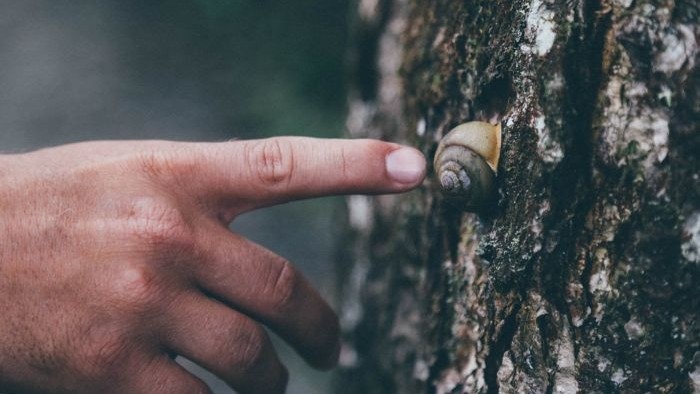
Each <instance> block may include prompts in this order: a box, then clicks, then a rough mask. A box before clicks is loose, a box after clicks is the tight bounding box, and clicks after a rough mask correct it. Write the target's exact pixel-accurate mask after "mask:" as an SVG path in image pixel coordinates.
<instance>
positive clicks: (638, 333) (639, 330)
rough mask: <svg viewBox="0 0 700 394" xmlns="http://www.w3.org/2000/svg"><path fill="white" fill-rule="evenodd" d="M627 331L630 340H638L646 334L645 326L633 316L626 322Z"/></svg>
mask: <svg viewBox="0 0 700 394" xmlns="http://www.w3.org/2000/svg"><path fill="white" fill-rule="evenodd" d="M625 332H626V333H627V338H629V339H630V340H638V339H640V338H641V337H643V336H644V326H642V323H640V322H639V321H638V320H637V319H636V318H634V317H633V318H631V319H630V320H629V321H628V322H627V323H625Z"/></svg>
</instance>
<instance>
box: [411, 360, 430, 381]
mask: <svg viewBox="0 0 700 394" xmlns="http://www.w3.org/2000/svg"><path fill="white" fill-rule="evenodd" d="M429 377H430V367H429V366H428V363H427V362H425V360H423V359H422V358H419V359H417V360H416V362H415V363H414V364H413V378H414V379H417V380H420V381H421V382H425V381H427V380H428V378H429Z"/></svg>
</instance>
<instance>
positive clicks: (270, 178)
mask: <svg viewBox="0 0 700 394" xmlns="http://www.w3.org/2000/svg"><path fill="white" fill-rule="evenodd" d="M246 156H247V162H248V163H247V164H248V166H249V167H250V168H251V171H252V172H253V175H254V178H255V180H257V181H259V182H260V183H261V184H263V185H265V186H275V185H286V184H288V183H289V182H290V181H291V179H292V176H293V173H294V154H293V149H292V146H291V144H290V143H289V142H286V141H284V140H280V139H277V138H270V139H266V140H262V141H258V142H255V143H253V144H251V145H250V147H249V148H248V151H247V154H246Z"/></svg>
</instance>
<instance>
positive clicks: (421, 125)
mask: <svg viewBox="0 0 700 394" xmlns="http://www.w3.org/2000/svg"><path fill="white" fill-rule="evenodd" d="M427 128H428V123H427V122H426V121H425V118H420V120H418V123H417V124H416V135H417V136H419V137H422V136H424V135H425V131H426V129H427Z"/></svg>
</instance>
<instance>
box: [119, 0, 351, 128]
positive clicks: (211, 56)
mask: <svg viewBox="0 0 700 394" xmlns="http://www.w3.org/2000/svg"><path fill="white" fill-rule="evenodd" d="M130 6H131V7H134V8H136V9H135V10H133V11H134V12H129V13H128V15H132V16H134V18H135V19H136V20H132V21H131V26H132V29H131V31H132V34H133V35H134V41H135V42H136V43H137V45H165V46H171V47H166V48H151V50H145V51H140V50H139V51H136V53H135V54H137V55H139V56H136V57H134V56H132V57H129V58H130V59H134V60H133V61H136V62H139V63H138V64H137V67H134V69H138V70H144V69H146V70H147V69H148V68H150V67H158V66H159V65H164V66H167V67H164V69H163V70H162V71H161V72H160V73H159V74H160V75H161V76H162V81H161V82H162V84H163V86H162V89H169V88H170V87H172V86H174V85H173V83H172V81H174V80H176V79H178V78H179V80H178V83H177V86H179V88H180V89H182V83H181V81H182V80H183V79H184V80H187V79H192V80H197V81H198V82H199V83H204V84H205V85H206V86H205V89H206V94H207V96H208V97H210V98H211V101H212V104H213V105H218V106H220V108H218V111H217V112H218V113H223V114H226V115H227V116H226V117H225V121H224V122H223V124H222V125H221V127H222V128H224V129H227V130H235V135H234V136H241V137H251V136H259V135H261V134H264V135H278V134H296V135H314V136H337V135H339V134H340V132H341V130H342V122H343V112H344V109H345V108H344V107H345V105H344V104H345V73H344V72H343V66H344V59H345V54H346V45H347V33H348V32H347V20H346V19H347V11H348V9H349V8H348V7H349V5H348V0H325V1H318V0H298V1H293V2H290V1H271V0H257V1H253V0H247V1H246V0H186V1H178V2H173V1H164V0H161V1H149V2H142V1H138V2H136V1H134V2H131V3H130ZM154 34H155V35H157V36H160V38H161V39H153V35H154ZM137 48H138V46H137ZM139 49H144V48H139ZM144 53H146V54H151V55H150V56H148V55H146V56H145V58H143V57H144V55H143V54H144ZM162 54H165V55H166V56H168V57H169V58H168V59H162V58H160V56H161V55H162ZM179 56H181V57H182V58H178V57H179ZM139 57H141V58H139ZM192 73H195V74H198V75H192ZM147 74H148V76H149V78H150V80H149V81H144V83H157V82H154V81H153V80H152V73H147Z"/></svg>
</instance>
